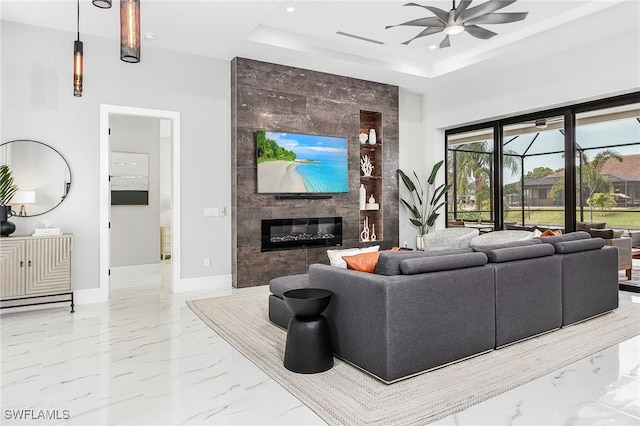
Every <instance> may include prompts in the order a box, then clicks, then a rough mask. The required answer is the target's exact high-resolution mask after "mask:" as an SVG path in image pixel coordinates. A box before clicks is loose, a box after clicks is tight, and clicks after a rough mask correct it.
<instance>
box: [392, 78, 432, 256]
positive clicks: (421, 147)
mask: <svg viewBox="0 0 640 426" xmlns="http://www.w3.org/2000/svg"><path fill="white" fill-rule="evenodd" d="M422 104H423V96H422V95H420V94H417V93H413V92H409V91H407V90H402V89H401V90H400V91H399V105H398V109H399V116H400V123H399V134H400V138H399V140H400V158H399V165H400V169H401V170H402V171H403V172H405V173H408V174H412V173H413V171H414V170H415V172H416V173H417V174H418V176H420V177H421V178H424V177H426V176H425V175H426V173H427V167H428V168H429V170H430V169H431V166H428V158H427V154H426V152H427V150H426V146H425V142H424V141H425V139H424V129H423V116H424V114H423V112H422ZM398 184H399V185H400V196H401V197H403V198H404V199H408V197H409V194H408V192H407V190H406V188H405V187H404V185H403V184H402V181H401V180H400V179H398ZM410 217H412V215H411V214H410V213H409V212H408V210H407V209H406V208H405V207H404V206H403V205H400V239H399V242H400V245H401V246H404V243H405V241H406V242H407V245H408V247H412V248H415V244H416V242H415V239H416V238H415V237H416V235H418V230H417V229H416V227H415V226H413V225H412V224H411V222H409V218H410Z"/></svg>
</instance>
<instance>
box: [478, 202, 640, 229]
mask: <svg viewBox="0 0 640 426" xmlns="http://www.w3.org/2000/svg"><path fill="white" fill-rule="evenodd" d="M485 215H486V214H485ZM577 215H578V220H579V218H580V213H579V212H577ZM524 220H525V224H527V225H536V224H540V225H558V226H564V209H562V210H557V209H540V208H536V209H525V212H524ZM504 221H505V222H517V223H520V222H521V221H522V211H521V210H520V209H516V208H511V209H510V210H509V211H508V212H506V214H505V218H504ZM584 221H585V222H590V221H591V220H590V218H589V211H588V210H586V209H585V211H584ZM593 222H606V223H607V225H606V226H607V228H619V229H640V207H634V208H630V209H624V210H622V209H612V210H609V211H607V212H605V213H604V215H602V213H601V212H600V211H594V212H593Z"/></svg>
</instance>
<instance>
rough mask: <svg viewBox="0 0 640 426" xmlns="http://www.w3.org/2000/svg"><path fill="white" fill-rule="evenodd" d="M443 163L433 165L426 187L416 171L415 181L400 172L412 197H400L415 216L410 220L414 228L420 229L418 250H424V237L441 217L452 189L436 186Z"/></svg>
mask: <svg viewBox="0 0 640 426" xmlns="http://www.w3.org/2000/svg"><path fill="white" fill-rule="evenodd" d="M443 163H444V160H442V161H439V162H437V163H436V164H434V165H433V168H432V169H431V173H430V174H429V177H428V178H427V181H426V182H425V184H424V185H422V183H420V178H418V175H417V174H416V172H415V171H414V172H413V176H414V178H415V180H414V179H412V178H411V177H410V176H408V175H407V174H406V173H404V172H403V171H402V170H398V174H399V175H400V178H401V179H402V182H403V183H404V187H405V188H406V189H407V191H409V195H410V199H409V200H406V199H404V198H402V197H400V201H401V202H402V204H403V205H404V206H405V207H406V208H407V209H408V210H409V211H410V212H411V215H412V216H413V217H411V218H409V221H410V222H411V224H412V225H413V226H415V227H416V228H418V236H417V237H416V249H417V250H424V240H423V238H422V237H423V236H424V235H425V234H426V233H428V232H429V230H430V229H431V227H432V226H433V225H434V224H435V223H436V219H438V216H440V213H439V212H438V210H440V208H442V206H443V205H444V203H445V199H446V198H445V195H446V194H447V192H449V189H451V185H448V184H444V183H443V184H442V185H440V186H438V187H436V185H435V181H436V175H437V174H438V171H439V170H440V167H442V164H443Z"/></svg>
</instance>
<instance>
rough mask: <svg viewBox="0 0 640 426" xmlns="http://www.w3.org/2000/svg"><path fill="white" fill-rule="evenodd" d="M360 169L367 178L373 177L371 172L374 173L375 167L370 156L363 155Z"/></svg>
mask: <svg viewBox="0 0 640 426" xmlns="http://www.w3.org/2000/svg"><path fill="white" fill-rule="evenodd" d="M360 168H361V169H362V173H364V175H365V176H371V172H372V171H373V165H372V164H371V160H370V159H369V156H368V155H363V156H362V157H361V158H360Z"/></svg>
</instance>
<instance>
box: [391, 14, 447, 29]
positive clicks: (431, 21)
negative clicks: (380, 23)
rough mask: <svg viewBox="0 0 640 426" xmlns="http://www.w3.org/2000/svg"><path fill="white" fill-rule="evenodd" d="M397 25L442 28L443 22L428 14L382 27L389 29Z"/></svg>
mask: <svg viewBox="0 0 640 426" xmlns="http://www.w3.org/2000/svg"><path fill="white" fill-rule="evenodd" d="M399 26H410V27H443V28H444V24H443V23H442V22H441V21H440V20H439V19H438V18H434V17H433V16H430V17H428V18H420V19H414V20H413V21H407V22H403V23H402V24H397V25H387V26H386V27H384V28H385V29H389V28H392V27H399Z"/></svg>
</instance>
